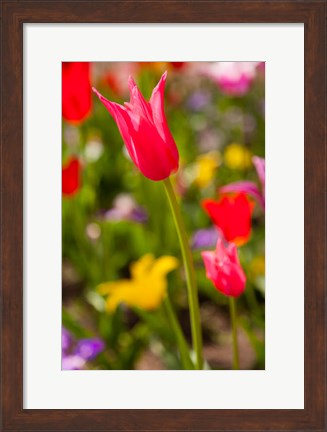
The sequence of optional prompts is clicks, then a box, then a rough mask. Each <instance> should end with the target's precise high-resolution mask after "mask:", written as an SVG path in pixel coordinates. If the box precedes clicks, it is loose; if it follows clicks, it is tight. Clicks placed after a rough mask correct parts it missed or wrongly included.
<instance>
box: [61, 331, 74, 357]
mask: <svg viewBox="0 0 327 432" xmlns="http://www.w3.org/2000/svg"><path fill="white" fill-rule="evenodd" d="M71 343H72V335H71V334H70V333H69V331H68V330H66V329H65V328H64V327H63V328H62V330H61V349H62V352H66V351H67V350H68V348H69V347H70V345H71Z"/></svg>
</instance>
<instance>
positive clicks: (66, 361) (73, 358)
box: [61, 355, 86, 370]
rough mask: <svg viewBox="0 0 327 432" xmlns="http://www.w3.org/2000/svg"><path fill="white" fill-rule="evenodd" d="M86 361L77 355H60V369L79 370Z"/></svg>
mask: <svg viewBox="0 0 327 432" xmlns="http://www.w3.org/2000/svg"><path fill="white" fill-rule="evenodd" d="M85 363H86V361H85V360H84V359H83V358H82V357H80V356H78V355H67V356H62V359H61V369H62V370H80V369H82V368H83V366H84V365H85Z"/></svg>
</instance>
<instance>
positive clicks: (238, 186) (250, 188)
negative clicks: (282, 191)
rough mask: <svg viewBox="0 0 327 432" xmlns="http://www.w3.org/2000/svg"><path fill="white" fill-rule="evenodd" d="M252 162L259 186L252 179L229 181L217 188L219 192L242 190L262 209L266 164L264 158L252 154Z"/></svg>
mask: <svg viewBox="0 0 327 432" xmlns="http://www.w3.org/2000/svg"><path fill="white" fill-rule="evenodd" d="M252 162H253V164H254V166H255V169H256V171H257V174H258V177H259V180H260V183H261V187H260V188H259V187H258V186H257V185H256V184H255V183H254V182H252V181H247V180H245V181H239V182H235V183H230V184H228V185H226V186H223V187H221V188H220V189H219V192H220V193H239V192H243V193H245V194H247V195H250V196H251V197H253V198H254V199H256V200H257V202H258V203H259V204H260V205H261V207H262V208H263V209H265V178H266V168H265V167H266V164H265V160H264V159H262V158H259V157H258V156H254V157H253V158H252Z"/></svg>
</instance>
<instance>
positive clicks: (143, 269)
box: [98, 254, 178, 312]
mask: <svg viewBox="0 0 327 432" xmlns="http://www.w3.org/2000/svg"><path fill="white" fill-rule="evenodd" d="M177 267H178V260H177V259H176V258H175V257H172V256H162V257H160V258H158V259H155V258H154V257H153V255H150V254H147V255H144V256H143V257H142V258H140V259H139V260H138V261H136V262H134V263H132V264H131V267H130V270H131V275H132V278H131V279H123V280H120V281H113V282H104V283H102V284H100V285H99V286H98V291H99V293H100V294H103V295H108V297H107V300H106V308H107V310H108V311H109V312H112V311H114V310H115V309H116V308H117V306H118V305H119V304H121V303H125V304H127V305H128V306H136V307H139V308H141V309H145V310H153V309H156V308H157V307H158V306H159V305H160V303H161V302H162V300H163V298H164V296H165V294H166V290H167V279H166V275H167V273H169V272H170V271H172V270H174V269H176V268H177Z"/></svg>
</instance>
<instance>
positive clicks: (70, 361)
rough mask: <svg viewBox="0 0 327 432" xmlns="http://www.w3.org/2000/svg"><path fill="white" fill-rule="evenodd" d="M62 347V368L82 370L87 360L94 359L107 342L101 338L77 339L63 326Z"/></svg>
mask: <svg viewBox="0 0 327 432" xmlns="http://www.w3.org/2000/svg"><path fill="white" fill-rule="evenodd" d="M61 348H62V354H61V368H62V370H80V369H83V368H84V366H85V364H86V362H88V361H90V360H93V359H94V358H95V357H96V356H97V355H98V354H100V353H101V352H102V351H103V350H104V348H105V344H104V342H103V341H102V340H101V339H99V338H90V339H80V340H77V341H76V340H74V338H73V336H72V335H71V333H70V332H69V331H68V330H66V329H65V328H64V327H63V328H62V338H61Z"/></svg>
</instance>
